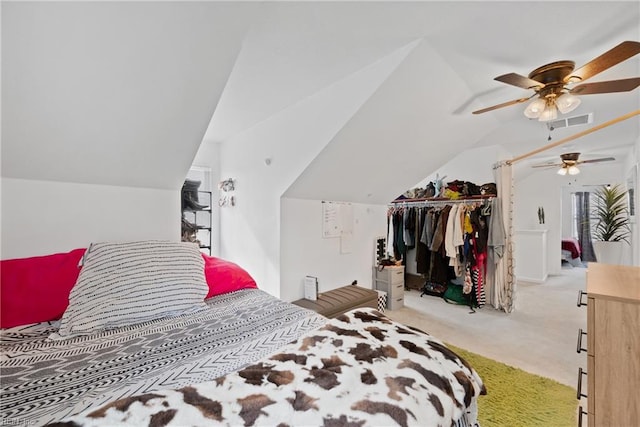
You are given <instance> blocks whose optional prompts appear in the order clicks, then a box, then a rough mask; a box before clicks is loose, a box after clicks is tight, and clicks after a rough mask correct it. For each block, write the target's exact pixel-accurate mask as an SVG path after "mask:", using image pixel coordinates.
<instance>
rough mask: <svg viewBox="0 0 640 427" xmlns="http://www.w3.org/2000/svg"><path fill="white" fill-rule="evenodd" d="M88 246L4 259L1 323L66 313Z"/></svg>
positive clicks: (0, 285)
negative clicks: (64, 251) (48, 253)
mask: <svg viewBox="0 0 640 427" xmlns="http://www.w3.org/2000/svg"><path fill="white" fill-rule="evenodd" d="M84 252H85V249H74V250H73V251H71V252H67V253H59V254H53V255H46V256H39V257H31V258H20V259H10V260H4V261H0V294H1V296H2V298H0V327H2V328H11V327H14V326H20V325H28V324H29V323H38V322H48V321H51V320H56V319H59V318H61V317H62V315H63V314H64V311H65V310H66V309H67V305H69V293H70V292H71V289H72V288H73V286H74V285H75V284H76V280H77V279H78V274H80V267H79V266H78V263H79V262H80V259H81V258H82V255H83V254H84Z"/></svg>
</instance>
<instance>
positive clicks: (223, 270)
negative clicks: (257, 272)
mask: <svg viewBox="0 0 640 427" xmlns="http://www.w3.org/2000/svg"><path fill="white" fill-rule="evenodd" d="M202 258H204V277H205V279H206V280H207V284H208V285H209V293H208V294H207V296H206V298H211V297H213V296H216V295H220V294H225V293H227V292H233V291H237V290H240V289H246V288H257V287H258V285H257V284H256V281H255V280H253V277H251V275H250V274H249V273H247V271H246V270H245V269H243V268H242V267H240V266H239V265H238V264H234V263H233V262H231V261H226V260H223V259H220V258H216V257H212V256H208V255H204V254H203V255H202ZM206 298H205V299H206Z"/></svg>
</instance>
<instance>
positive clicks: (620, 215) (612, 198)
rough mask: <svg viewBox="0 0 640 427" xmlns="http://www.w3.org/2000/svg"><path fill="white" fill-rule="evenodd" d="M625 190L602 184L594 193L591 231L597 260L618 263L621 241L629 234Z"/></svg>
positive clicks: (626, 238)
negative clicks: (593, 219)
mask: <svg viewBox="0 0 640 427" xmlns="http://www.w3.org/2000/svg"><path fill="white" fill-rule="evenodd" d="M626 195H627V192H626V191H625V190H623V189H622V187H620V185H618V184H616V185H614V186H602V187H601V188H599V189H598V190H596V192H595V193H594V196H595V198H594V199H592V202H593V208H592V209H593V214H594V215H595V218H596V224H595V227H594V229H593V232H592V236H593V250H594V251H595V253H596V259H597V261H598V262H602V263H605V264H620V263H621V262H622V246H623V242H626V243H629V235H630V234H631V227H630V220H629V212H628V210H627V197H626Z"/></svg>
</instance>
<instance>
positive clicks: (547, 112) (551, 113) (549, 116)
mask: <svg viewBox="0 0 640 427" xmlns="http://www.w3.org/2000/svg"><path fill="white" fill-rule="evenodd" d="M557 118H558V109H557V108H556V106H555V104H554V103H547V106H546V108H545V109H544V110H543V111H542V113H541V114H540V117H538V120H539V121H541V122H548V121H549V120H555V119H557Z"/></svg>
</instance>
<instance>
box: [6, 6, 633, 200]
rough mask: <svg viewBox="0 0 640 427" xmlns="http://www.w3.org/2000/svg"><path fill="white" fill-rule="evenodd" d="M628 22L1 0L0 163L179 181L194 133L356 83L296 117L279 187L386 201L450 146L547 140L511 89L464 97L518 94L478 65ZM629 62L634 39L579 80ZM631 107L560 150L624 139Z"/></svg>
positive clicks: (276, 112) (628, 36)
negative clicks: (309, 153)
mask: <svg viewBox="0 0 640 427" xmlns="http://www.w3.org/2000/svg"><path fill="white" fill-rule="evenodd" d="M639 28H640V3H638V2H609V1H602V2H579V1H571V2H539V1H531V2H526V1H514V2H458V1H453V2H451V1H446V2H430V1H425V2H406V3H405V2H396V1H388V2H384V1H383V2H370V3H369V2H255V3H254V2H228V3H227V2H189V3H187V2H105V3H99V2H68V3H58V2H42V3H30V2H25V3H19V2H3V3H2V64H3V70H2V103H3V105H2V107H3V108H2V119H3V129H2V176H8V177H16V178H28V179H45V180H47V179H51V180H59V181H72V182H89V183H102V184H113V185H131V186H142V187H155V188H178V187H179V185H180V183H181V182H182V179H183V178H184V176H185V174H186V171H187V169H188V167H189V165H190V162H191V161H192V159H193V157H194V155H195V153H196V151H197V149H198V146H199V145H200V143H204V144H217V143H221V144H233V143H234V141H236V140H237V139H238V138H239V137H240V136H241V135H242V134H243V133H246V132H248V131H249V130H251V129H255V128H256V127H257V126H260V125H263V124H264V123H267V122H269V121H273V120H276V119H277V120H278V121H279V123H285V124H286V123H287V119H289V120H290V121H293V120H294V119H295V117H296V116H295V115H294V114H293V113H292V112H293V111H294V110H295V111H296V114H298V113H299V111H300V109H299V107H300V106H301V105H303V104H312V103H318V102H327V99H331V100H332V101H331V102H333V108H337V106H342V105H344V104H346V103H349V102H354V98H353V96H354V95H353V94H354V93H355V92H356V89H357V93H358V98H357V102H356V103H355V104H354V106H353V107H352V108H350V109H349V110H348V112H347V111H345V113H344V114H343V115H342V116H341V117H340V119H339V120H338V119H336V121H335V123H328V124H327V123H323V122H322V121H321V120H318V126H322V128H318V129H310V132H321V133H323V134H324V133H326V134H327V136H326V142H325V144H324V147H323V148H322V150H320V152H319V153H318V154H317V156H315V157H314V159H313V161H311V162H310V163H309V164H308V165H307V166H306V167H305V169H304V171H303V172H302V173H301V174H300V175H299V176H298V177H297V178H296V179H295V180H294V181H293V182H291V185H290V187H289V188H288V190H287V191H286V194H287V195H289V196H292V197H303V198H316V199H321V198H331V199H334V200H351V201H362V202H381V203H385V202H386V201H388V200H389V198H390V196H393V195H395V194H397V192H398V189H403V188H409V187H410V186H412V185H413V184H415V183H417V182H419V181H420V180H421V179H423V178H424V177H426V176H427V175H428V174H430V173H431V172H433V171H434V170H436V169H437V168H438V166H439V165H442V164H443V163H445V162H446V161H448V160H450V159H451V158H453V157H455V156H456V155H457V154H458V153H460V152H461V151H463V150H469V149H473V148H479V147H488V146H494V145H495V146H499V147H500V148H501V149H504V150H505V151H507V152H509V153H511V154H512V155H518V154H522V153H525V152H528V151H530V150H532V149H534V148H537V147H540V146H541V145H544V144H546V143H547V138H548V136H549V130H548V129H547V127H546V126H545V125H544V124H542V123H540V122H538V121H532V120H528V119H526V118H525V117H524V116H523V114H522V111H523V109H524V107H525V105H526V104H519V105H516V106H511V107H507V108H504V109H500V110H496V111H493V112H490V113H486V114H483V115H472V114H471V112H472V111H473V110H477V109H480V108H484V107H487V106H490V105H494V104H498V103H501V102H505V101H510V100H513V99H517V98H521V97H523V96H528V95H530V94H531V93H530V92H528V91H526V90H524V89H519V88H517V87H514V86H508V85H505V84H503V83H499V82H496V81H494V80H493V78H494V77H495V76H498V75H501V74H505V73H509V72H514V73H518V74H522V75H525V76H526V75H527V74H528V73H529V72H530V71H531V70H533V69H534V68H537V67H539V66H541V65H543V64H546V63H549V62H553V61H558V60H565V59H567V60H573V61H575V63H576V65H577V66H580V65H582V64H584V63H586V62H588V61H590V60H591V59H593V58H595V57H597V56H598V55H600V54H601V53H603V52H604V51H606V50H608V49H610V48H612V47H613V46H615V45H617V44H618V43H620V42H621V41H624V40H640V29H639ZM635 76H640V55H638V56H636V57H634V58H632V59H630V60H627V61H625V62H623V63H621V64H619V65H617V66H615V67H613V68H611V69H609V70H607V71H605V72H603V73H601V74H599V75H598V76H595V77H593V78H592V79H591V80H590V81H594V82H595V81H601V80H611V79H617V78H627V77H635ZM345 87H346V88H353V91H348V90H345ZM639 93H640V92H639V89H636V91H634V92H630V93H620V94H607V95H585V96H583V97H582V101H583V102H582V104H581V105H580V106H579V107H578V109H577V110H575V111H574V112H572V113H571V115H580V114H586V113H593V114H594V122H593V123H592V125H597V124H599V123H603V122H606V121H607V120H610V119H613V118H615V117H618V116H620V115H622V114H625V113H628V112H630V111H633V110H637V109H639V108H640V96H639ZM348 96H349V97H351V98H349V99H347V97H348ZM327 108H329V109H331V108H332V105H331V103H329V104H328V107H327ZM309 111H316V114H317V109H316V110H313V109H309ZM639 123H640V122H639V120H638V118H637V117H636V118H634V119H631V120H627V121H625V122H623V123H620V124H617V125H615V126H612V127H609V128H607V129H604V130H602V131H599V132H597V133H595V134H592V135H589V136H587V137H584V138H581V139H580V140H579V141H577V142H576V143H575V144H574V147H571V148H570V151H580V152H582V153H584V154H585V155H587V154H589V153H591V154H594V155H596V154H597V155H601V154H604V155H616V154H618V153H623V152H624V151H625V150H628V148H629V147H630V146H631V145H632V144H633V143H634V142H635V141H636V140H637V139H638V137H639V132H640V126H639ZM592 125H591V126H592ZM583 129H584V128H569V129H560V130H555V131H553V135H552V136H553V138H554V139H556V140H557V139H560V138H563V137H564V136H568V135H571V134H572V133H575V132H577V131H579V130H583ZM281 132H282V134H283V135H285V134H286V132H287V126H286V125H285V126H282V130H281ZM301 143H303V142H301ZM255 144H260V141H259V140H256V141H255ZM565 150H566V149H565ZM562 151H563V149H556V150H555V151H553V152H547V153H545V154H543V155H540V156H539V157H538V159H537V160H538V161H540V159H542V158H544V159H546V158H548V157H549V156H550V155H553V156H555V155H557V154H559V153H560V152H562ZM533 160H534V161H535V160H536V159H533ZM372 170H375V171H378V173H374V174H372V173H371V171H372ZM159 171H162V172H159ZM336 171H346V172H344V174H346V175H343V174H342V173H336ZM399 171H401V172H402V173H401V174H399V173H398V172H399ZM346 176H348V177H349V179H345V177H346ZM374 193H375V194H374ZM372 194H373V197H372Z"/></svg>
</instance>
